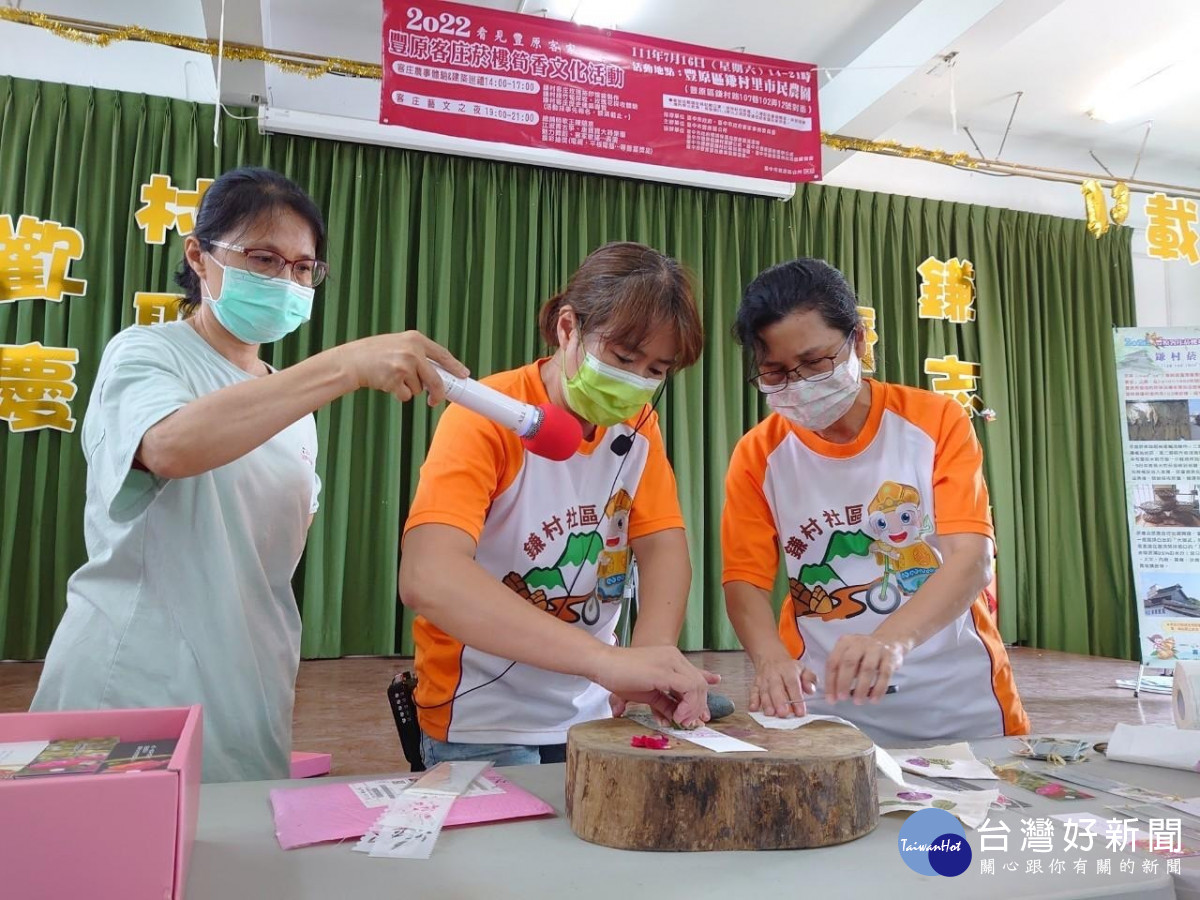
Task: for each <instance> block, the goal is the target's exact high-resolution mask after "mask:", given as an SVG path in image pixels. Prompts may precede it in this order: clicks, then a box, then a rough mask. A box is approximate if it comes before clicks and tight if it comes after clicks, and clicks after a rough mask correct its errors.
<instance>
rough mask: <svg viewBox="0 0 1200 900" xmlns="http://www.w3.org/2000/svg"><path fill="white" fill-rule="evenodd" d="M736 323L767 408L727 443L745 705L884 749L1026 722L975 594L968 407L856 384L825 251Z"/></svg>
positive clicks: (976, 521) (760, 296) (773, 286)
mask: <svg viewBox="0 0 1200 900" xmlns="http://www.w3.org/2000/svg"><path fill="white" fill-rule="evenodd" d="M735 332H736V335H737V338H738V340H739V342H740V343H741V344H742V345H743V346H745V347H746V348H747V349H748V350H749V351H750V353H751V356H752V358H753V366H754V372H755V374H754V376H753V377H752V378H751V382H752V383H753V384H755V385H756V386H757V387H758V389H759V390H760V391H761V392H762V393H763V394H764V395H765V396H766V400H767V404H768V405H769V406H770V407H771V409H772V410H773V412H772V414H771V415H769V416H768V417H767V418H766V419H765V420H764V421H763V422H762V423H760V424H759V425H757V426H756V427H755V428H754V429H752V430H751V431H750V432H749V433H748V434H746V435H745V436H744V437H743V438H742V439H741V441H739V443H738V445H737V448H736V449H735V450H734V453H733V458H732V460H731V462H730V468H729V473H728V476H727V480H726V505H725V510H724V514H723V516H722V523H721V545H722V552H723V557H724V558H723V568H724V571H723V577H722V581H723V583H724V587H725V602H726V607H727V610H728V613H729V618H730V620H731V621H732V622H733V625H734V628H735V629H736V631H737V633H738V637H739V638H740V639H741V641H742V643H743V645H744V646H745V647H746V650H747V652H748V653H749V654H750V656H751V659H752V660H753V662H754V666H755V682H754V685H753V686H752V688H751V697H750V708H751V709H752V710H759V709H761V710H763V711H764V712H766V713H767V714H770V715H779V716H785V717H786V716H791V715H792V714H804V713H805V712H808V713H821V714H835V713H836V714H837V715H840V716H843V717H844V718H847V719H850V720H851V721H853V722H854V723H855V724H856V725H858V726H859V727H860V728H862V729H863V730H864V731H866V732H867V733H868V734H870V735H871V736H872V737H873V738H874V739H875V740H876V741H877V742H879V743H884V744H892V745H893V746H895V745H896V744H904V743H906V742H908V741H915V740H936V739H952V738H954V739H957V738H975V737H984V736H987V735H996V734H1026V733H1028V731H1029V720H1028V718H1027V717H1026V715H1025V712H1024V709H1023V707H1022V705H1021V700H1020V698H1019V696H1018V694H1017V690H1016V684H1015V682H1014V680H1013V674H1012V668H1011V666H1010V665H1009V662H1008V656H1007V654H1006V653H1005V650H1004V646H1003V644H1002V642H1001V640H1000V637H999V634H998V633H997V630H996V626H995V623H994V621H993V619H992V617H991V615H990V613H989V612H988V609H987V605H986V602H985V600H984V599H983V591H984V588H986V587H987V585H988V583H989V582H990V580H991V566H992V556H993V544H992V541H993V532H992V524H991V518H990V514H989V507H988V493H987V486H986V485H985V484H984V480H983V458H982V454H981V452H980V447H979V442H978V441H977V440H976V437H975V432H974V431H973V429H972V427H971V423H970V419H969V418H968V417H967V414H966V413H965V412H964V411H963V409H962V408H961V407H960V406H959V405H958V404H957V403H956V402H954V401H953V400H952V399H950V398H948V397H943V396H941V395H938V394H934V393H931V392H929V391H923V390H918V389H915V388H909V387H902V386H900V385H894V384H887V383H884V382H880V381H875V380H872V379H864V378H863V377H862V364H861V358H862V354H863V352H864V350H865V342H864V329H863V326H862V322H861V319H860V317H859V314H858V311H857V300H856V298H855V296H854V292H853V290H852V289H851V287H850V285H849V284H847V283H846V280H845V278H844V277H843V276H842V274H841V273H840V272H839V271H838V270H837V269H835V268H833V267H832V266H830V265H828V264H827V263H825V262H822V261H821V260H815V259H798V260H793V261H792V262H787V263H783V264H781V265H777V266H774V267H773V268H771V269H768V270H766V271H765V272H763V273H761V274H760V275H759V276H758V277H757V278H756V279H755V280H754V281H753V282H752V283H751V284H750V286H749V287H748V288H747V289H746V293H745V296H744V298H743V300H742V304H741V307H740V309H739V310H738V317H737V324H736V327H735ZM781 559H782V560H783V562H784V564H785V566H786V569H787V575H788V586H789V591H788V596H787V597H786V598H785V600H784V603H783V608H782V611H781V613H780V618H779V622H778V624H776V622H775V620H774V616H773V613H772V606H771V598H770V590H771V588H772V586H773V584H774V581H775V575H776V571H777V569H778V567H779V564H780V560H781ZM848 700H852V701H853V706H850V707H849V708H847V707H845V706H837V705H836V704H839V703H841V702H842V701H848Z"/></svg>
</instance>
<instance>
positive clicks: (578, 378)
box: [562, 353, 662, 428]
mask: <svg viewBox="0 0 1200 900" xmlns="http://www.w3.org/2000/svg"><path fill="white" fill-rule="evenodd" d="M562 380H563V382H562V384H563V393H564V394H565V395H566V398H567V405H568V406H569V407H571V409H572V411H574V413H575V414H576V415H578V416H580V417H581V418H584V419H586V420H587V421H589V422H591V423H592V424H593V425H601V426H603V427H605V428H608V427H610V426H612V425H616V424H617V423H619V422H624V421H625V420H626V419H631V418H633V417H634V416H636V415H637V414H638V413H639V412H640V411H641V409H642V407H643V406H645V405H646V404H647V403H649V402H650V399H651V398H652V397H653V396H654V392H655V391H656V390H658V389H659V387H661V386H662V380H661V379H657V378H642V377H641V376H639V375H634V374H633V373H632V372H626V371H625V370H624V369H618V368H616V367H615V366H610V365H608V364H607V363H603V362H601V361H600V360H598V359H596V357H594V356H592V354H590V353H586V354H585V355H584V358H583V364H582V365H581V366H580V367H579V371H578V372H576V373H575V374H574V375H573V376H571V377H570V378H567V371H566V368H565V367H563V369H562Z"/></svg>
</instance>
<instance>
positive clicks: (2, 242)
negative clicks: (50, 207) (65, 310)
mask: <svg viewBox="0 0 1200 900" xmlns="http://www.w3.org/2000/svg"><path fill="white" fill-rule="evenodd" d="M82 256H83V235H81V234H80V233H79V232H78V231H76V230H75V229H74V228H68V227H67V226H65V225H62V224H60V223H58V222H52V221H50V220H49V219H46V220H43V219H37V218H34V217H33V216H21V218H19V219H18V220H17V227H16V228H13V220H12V216H10V215H2V216H0V303H12V302H13V301H15V300H53V301H54V302H56V303H58V302H60V301H61V300H62V299H63V297H64V296H71V297H82V296H83V294H84V293H85V292H86V291H87V282H86V281H83V280H81V279H79V278H71V277H69V275H68V272H69V270H70V268H71V261H72V260H76V259H79V258H80V257H82Z"/></svg>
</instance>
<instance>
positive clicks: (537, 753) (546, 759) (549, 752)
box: [421, 733, 567, 769]
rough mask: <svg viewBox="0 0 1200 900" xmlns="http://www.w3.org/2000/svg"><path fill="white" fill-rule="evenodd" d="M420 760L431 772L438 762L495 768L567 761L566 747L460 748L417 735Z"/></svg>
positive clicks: (501, 745) (494, 746) (473, 745)
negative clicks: (488, 764)
mask: <svg viewBox="0 0 1200 900" xmlns="http://www.w3.org/2000/svg"><path fill="white" fill-rule="evenodd" d="M421 758H422V759H423V760H424V761H425V765H426V766H428V767H429V768H431V769H432V768H433V767H434V766H435V765H437V764H438V763H440V762H447V761H450V762H461V761H464V760H478V761H482V760H485V759H490V760H491V761H492V763H493V764H494V765H495V766H497V767H500V766H536V765H538V764H539V763H557V762H563V761H565V760H566V758H567V745H566V744H543V745H538V744H464V743H462V742H461V741H455V742H447V741H439V740H438V739H437V738H431V737H430V736H429V735H427V734H424V733H423V734H422V735H421Z"/></svg>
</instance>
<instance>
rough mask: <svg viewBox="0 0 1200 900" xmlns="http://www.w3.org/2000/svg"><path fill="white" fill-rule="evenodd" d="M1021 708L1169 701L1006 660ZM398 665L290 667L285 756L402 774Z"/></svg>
mask: <svg viewBox="0 0 1200 900" xmlns="http://www.w3.org/2000/svg"><path fill="white" fill-rule="evenodd" d="M1010 652H1011V657H1012V663H1013V669H1014V671H1015V672H1016V675H1017V683H1018V686H1019V688H1020V691H1021V698H1022V699H1023V700H1024V702H1025V708H1026V710H1027V711H1028V712H1029V716H1030V718H1031V719H1032V721H1033V727H1034V730H1035V731H1036V732H1038V733H1040V734H1056V733H1068V732H1080V733H1082V732H1099V731H1108V730H1110V729H1111V728H1112V727H1113V725H1114V724H1115V723H1117V722H1129V723H1135V724H1140V723H1155V722H1171V721H1172V719H1171V704H1170V699H1171V698H1170V697H1168V696H1164V695H1158V694H1142V696H1141V697H1140V698H1139V699H1136V700H1135V699H1134V697H1133V695H1132V693H1131V692H1130V691H1127V690H1122V689H1120V688H1117V687H1116V686H1115V685H1114V684H1113V682H1114V681H1115V679H1117V678H1133V677H1135V676H1136V674H1137V665H1136V664H1135V663H1131V662H1125V661H1121V660H1112V659H1098V658H1092V657H1085V656H1072V655H1070V654H1067V653H1055V652H1051V651H1041V650H1027V649H1015V650H1012V651H1010ZM689 656H690V657H691V658H692V659H693V661H694V662H696V664H697V665H702V666H706V667H707V668H709V669H710V670H712V671H714V672H717V673H719V674H720V675H721V676H722V679H723V681H722V685H721V687H720V690H721V691H722V692H724V693H725V694H727V695H728V696H729V697H731V698H732V699H733V701H734V703H735V704H737V705H738V706H739V707H744V706H745V704H746V699H747V690H748V685H749V683H750V680H751V679H752V678H753V667H752V666H751V665H750V661H749V659H748V658H747V657H746V654H745V653H742V652H728V653H713V652H705V653H692V654H689ZM410 665H411V661H410V660H407V659H399V658H395V659H379V658H369V659H337V660H315V661H311V662H303V663H301V664H300V677H299V679H298V681H297V684H296V726H295V746H296V749H297V750H319V751H323V752H326V753H332V754H333V765H334V772H335V773H336V774H342V775H353V774H362V773H373V772H394V771H398V770H401V769H406V768H407V764H406V763H405V761H404V756H403V754H402V753H401V751H400V743H399V740H398V739H397V737H396V728H395V725H394V724H393V720H392V715H391V712H390V711H389V709H388V702H387V694H386V690H387V686H388V683H389V682H390V681H391V678H392V676H393V675H394V674H395V673H397V672H399V671H401V670H402V669H405V668H407V667H409V666H410ZM40 672H41V665H40V664H38V663H0V712H15V711H20V710H24V709H26V708H28V706H29V701H30V699H31V698H32V697H33V692H34V689H35V688H36V687H37V679H38V674H39V673H40Z"/></svg>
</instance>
